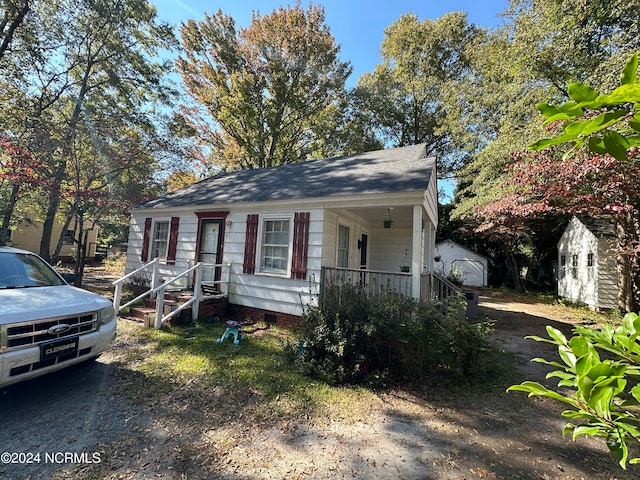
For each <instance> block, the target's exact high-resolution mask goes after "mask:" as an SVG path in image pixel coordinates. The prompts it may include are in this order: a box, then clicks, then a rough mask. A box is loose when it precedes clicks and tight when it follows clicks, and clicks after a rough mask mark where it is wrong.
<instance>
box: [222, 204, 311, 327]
mask: <svg viewBox="0 0 640 480" xmlns="http://www.w3.org/2000/svg"><path fill="white" fill-rule="evenodd" d="M300 211H309V212H311V216H310V220H309V250H308V257H307V279H306V280H294V279H291V278H283V277H278V276H273V275H265V274H260V273H256V274H254V275H248V274H244V273H242V264H243V261H244V241H245V234H246V220H247V214H255V213H258V214H260V215H265V214H282V215H283V216H286V215H291V219H292V221H291V228H293V212H285V211H271V210H259V211H258V210H255V211H250V212H249V211H243V212H231V213H230V214H229V216H228V217H227V220H230V221H231V225H230V226H228V227H227V229H226V235H225V247H224V263H231V264H232V267H231V281H230V285H229V302H230V303H234V304H237V305H244V306H248V307H254V308H261V309H264V310H271V311H275V312H281V313H288V314H292V315H302V303H305V304H308V303H309V302H310V301H312V298H313V296H314V295H316V294H317V293H318V288H319V282H320V265H321V262H322V256H321V255H322V232H323V229H322V218H323V217H322V211H321V210H319V209H315V210H309V209H306V210H305V209H300ZM260 221H261V220H260ZM257 253H258V255H257V260H256V261H257V262H259V252H257ZM290 253H291V252H290ZM256 271H257V269H256ZM301 302H302V303H301Z"/></svg>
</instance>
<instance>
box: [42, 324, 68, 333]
mask: <svg viewBox="0 0 640 480" xmlns="http://www.w3.org/2000/svg"><path fill="white" fill-rule="evenodd" d="M69 330H71V326H70V325H67V324H66V323H61V324H59V325H54V326H53V327H51V328H49V330H47V332H48V333H50V334H51V335H60V334H61V333H65V332H68V331H69Z"/></svg>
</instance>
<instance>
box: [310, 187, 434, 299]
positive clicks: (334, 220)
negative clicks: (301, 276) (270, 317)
mask: <svg viewBox="0 0 640 480" xmlns="http://www.w3.org/2000/svg"><path fill="white" fill-rule="evenodd" d="M381 200H382V199H381ZM402 200H403V199H394V201H389V199H385V200H382V201H381V202H380V204H379V205H368V206H364V205H363V206H358V205H356V204H353V203H351V204H350V205H349V207H347V208H328V209H326V210H325V211H324V234H323V237H324V238H323V245H324V249H323V259H322V267H323V268H325V267H326V268H327V269H336V272H340V274H338V273H331V274H330V275H331V278H334V279H337V278H338V277H337V276H340V275H347V276H348V277H353V275H355V273H354V274H350V273H348V272H349V271H354V272H357V273H358V275H359V278H360V279H361V280H364V283H366V284H368V285H370V286H373V285H374V284H376V285H378V286H380V283H379V282H383V283H384V284H386V283H387V282H392V283H393V285H395V286H396V287H397V288H396V289H398V291H401V292H402V294H403V295H407V296H411V297H413V298H420V297H421V289H422V288H423V287H422V286H421V285H422V284H423V283H424V282H425V281H426V280H425V279H426V278H427V276H426V275H424V274H426V273H429V272H432V271H433V257H434V248H435V235H436V224H437V220H436V218H437V217H435V218H434V215H433V212H431V211H430V210H432V209H433V208H429V205H426V203H427V202H425V198H421V199H420V200H421V201H420V202H419V203H417V202H416V203H414V204H409V205H407V203H408V202H407V203H404V204H403V203H402ZM406 200H407V199H405V202H406ZM414 202H415V200H414ZM323 271H324V272H325V273H326V275H329V273H328V272H329V270H323ZM326 275H325V274H324V273H323V278H327V277H326ZM336 275H337V276H336ZM365 277H366V278H365ZM352 279H355V278H352ZM361 283H362V282H361ZM372 288H373V287H372Z"/></svg>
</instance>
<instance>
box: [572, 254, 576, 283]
mask: <svg viewBox="0 0 640 480" xmlns="http://www.w3.org/2000/svg"><path fill="white" fill-rule="evenodd" d="M571 276H572V277H573V278H578V255H576V254H573V255H571Z"/></svg>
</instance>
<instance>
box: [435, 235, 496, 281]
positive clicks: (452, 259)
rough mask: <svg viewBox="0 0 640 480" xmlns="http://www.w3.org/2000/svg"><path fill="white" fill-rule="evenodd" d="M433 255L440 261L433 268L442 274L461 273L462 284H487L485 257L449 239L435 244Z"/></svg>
mask: <svg viewBox="0 0 640 480" xmlns="http://www.w3.org/2000/svg"><path fill="white" fill-rule="evenodd" d="M435 255H436V256H440V261H439V262H437V263H436V264H435V270H436V271H437V272H440V273H444V275H445V276H446V275H449V274H451V273H452V271H453V272H455V273H458V272H459V274H460V275H461V280H462V281H463V283H464V285H468V286H472V287H485V286H486V285H487V269H488V262H487V259H486V258H485V257H483V256H482V255H479V254H477V253H475V252H473V251H471V250H469V249H467V248H464V247H462V246H461V245H458V244H457V243H455V242H452V241H450V240H447V241H444V242H440V243H439V244H437V245H436V248H435Z"/></svg>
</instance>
